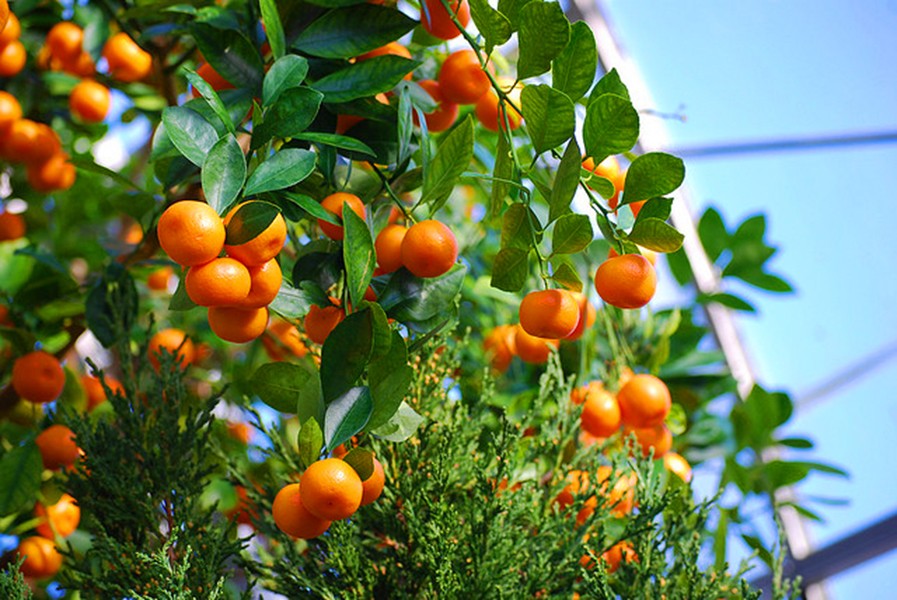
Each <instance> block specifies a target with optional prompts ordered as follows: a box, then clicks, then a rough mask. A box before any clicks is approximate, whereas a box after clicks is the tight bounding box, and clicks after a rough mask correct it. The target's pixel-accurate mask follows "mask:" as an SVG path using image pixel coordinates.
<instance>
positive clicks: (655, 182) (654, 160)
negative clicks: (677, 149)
mask: <svg viewBox="0 0 897 600" xmlns="http://www.w3.org/2000/svg"><path fill="white" fill-rule="evenodd" d="M684 179H685V163H683V162H682V159H681V158H677V157H675V156H672V155H671V154H665V153H663V152H649V153H647V154H643V155H641V156H639V157H638V158H636V159H635V160H634V161H632V164H631V165H629V169H628V170H627V171H626V184H625V186H624V190H625V191H624V192H623V202H622V203H623V204H628V203H630V202H636V201H638V200H647V199H648V198H654V197H656V196H663V195H664V194H669V193H671V192H672V191H674V190H675V189H676V188H678V187H679V186H680V185H682V181H683V180H684Z"/></svg>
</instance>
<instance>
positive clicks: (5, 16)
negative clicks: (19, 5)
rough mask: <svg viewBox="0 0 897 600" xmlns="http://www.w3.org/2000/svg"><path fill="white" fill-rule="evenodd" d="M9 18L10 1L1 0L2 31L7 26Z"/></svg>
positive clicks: (0, 19)
mask: <svg viewBox="0 0 897 600" xmlns="http://www.w3.org/2000/svg"><path fill="white" fill-rule="evenodd" d="M8 20H9V3H8V2H7V1H6V0H0V31H3V28H4V27H6V22H7V21H8Z"/></svg>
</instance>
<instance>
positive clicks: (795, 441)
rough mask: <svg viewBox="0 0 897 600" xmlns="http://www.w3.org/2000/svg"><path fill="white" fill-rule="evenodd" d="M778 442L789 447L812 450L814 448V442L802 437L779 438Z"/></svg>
mask: <svg viewBox="0 0 897 600" xmlns="http://www.w3.org/2000/svg"><path fill="white" fill-rule="evenodd" d="M776 443H777V444H779V445H781V446H786V447H788V448H794V449H795V450H811V449H812V448H813V442H811V441H810V440H808V439H807V438H802V437H790V438H783V439H781V440H777V441H776Z"/></svg>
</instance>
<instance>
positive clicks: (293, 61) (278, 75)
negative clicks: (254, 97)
mask: <svg viewBox="0 0 897 600" xmlns="http://www.w3.org/2000/svg"><path fill="white" fill-rule="evenodd" d="M307 75H308V60H306V59H305V57H303V56H296V55H295V54H287V55H286V56H284V57H282V58H279V59H277V60H276V61H274V64H273V65H271V68H270V69H269V70H268V72H267V73H265V79H264V81H263V82H262V106H265V107H268V106H271V105H272V104H274V103H275V102H277V99H278V98H280V95H281V94H282V93H283V92H285V91H286V90H290V89H293V88H297V87H299V86H300V85H302V82H303V81H305V77H306V76H307Z"/></svg>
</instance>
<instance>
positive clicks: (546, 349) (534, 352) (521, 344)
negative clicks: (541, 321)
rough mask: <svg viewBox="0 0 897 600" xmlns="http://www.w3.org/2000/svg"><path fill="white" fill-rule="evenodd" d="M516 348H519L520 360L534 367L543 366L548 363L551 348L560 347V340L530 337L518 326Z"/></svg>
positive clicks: (515, 336) (515, 339)
mask: <svg viewBox="0 0 897 600" xmlns="http://www.w3.org/2000/svg"><path fill="white" fill-rule="evenodd" d="M514 346H515V347H516V348H517V356H519V357H520V360H522V361H523V362H526V363H530V364H533V365H541V364H543V363H545V362H548V357H549V355H550V354H551V348H552V347H555V348H557V347H558V340H548V339H545V338H540V337H536V336H534V335H530V334H528V333H527V332H526V330H525V329H523V327H520V326H519V325H518V326H517V327H516V332H515V334H514Z"/></svg>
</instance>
